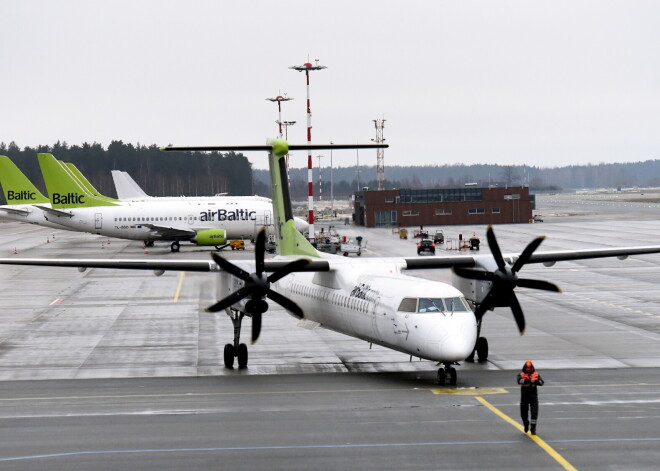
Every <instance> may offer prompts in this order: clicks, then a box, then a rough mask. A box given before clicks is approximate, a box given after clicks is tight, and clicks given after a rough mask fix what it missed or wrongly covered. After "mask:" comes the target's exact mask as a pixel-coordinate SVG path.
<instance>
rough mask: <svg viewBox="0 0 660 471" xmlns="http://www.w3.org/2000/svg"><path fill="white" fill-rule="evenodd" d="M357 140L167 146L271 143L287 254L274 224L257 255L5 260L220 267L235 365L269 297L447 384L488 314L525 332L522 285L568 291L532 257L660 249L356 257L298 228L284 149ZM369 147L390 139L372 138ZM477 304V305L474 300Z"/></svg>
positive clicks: (482, 342) (546, 259)
mask: <svg viewBox="0 0 660 471" xmlns="http://www.w3.org/2000/svg"><path fill="white" fill-rule="evenodd" d="M355 147H357V146H356V145H337V144H334V145H300V146H289V145H288V144H287V143H286V141H282V140H274V141H271V143H270V144H269V145H267V146H249V147H244V146H241V147H233V146H227V147H216V146H209V147H193V148H184V147H167V148H164V150H165V151H178V150H197V151H214V150H215V151H228V150H241V151H248V150H251V151H267V152H268V153H269V166H270V176H271V187H272V188H273V189H274V191H273V214H274V216H275V228H276V240H277V242H278V243H277V246H278V255H277V256H276V257H274V258H273V259H269V260H265V257H264V247H265V241H266V235H265V232H264V231H263V230H262V231H260V232H259V234H258V235H257V238H256V250H255V259H254V261H253V262H252V261H245V260H240V261H229V260H227V259H225V258H223V257H222V256H221V255H220V254H219V253H213V254H212V258H213V261H210V260H209V261H203V260H149V259H146V260H145V259H124V260H121V259H56V260H54V259H23V260H21V259H17V258H5V259H0V264H15V265H17V264H22V265H40V266H71V267H79V268H83V269H84V268H92V267H95V268H126V269H142V270H154V271H155V272H156V274H162V273H163V271H165V270H177V271H178V270H186V271H197V272H214V273H215V274H216V275H217V277H218V280H217V281H218V295H219V297H220V298H221V299H220V300H218V301H217V302H216V303H214V304H213V305H211V306H209V307H208V308H207V311H209V312H223V311H224V312H225V313H226V314H227V315H228V316H229V317H230V319H231V321H232V323H233V325H234V330H233V332H234V335H233V342H231V343H227V344H226V345H225V348H224V354H223V357H224V363H225V366H226V367H228V368H231V367H233V365H234V362H235V360H236V359H238V366H239V367H246V366H247V364H248V349H247V346H246V345H245V344H244V343H241V342H240V331H241V325H242V320H243V319H244V318H245V317H246V316H247V317H251V318H252V326H251V327H252V332H251V338H252V341H253V342H255V341H256V340H257V339H258V338H259V335H260V332H261V325H262V317H263V315H264V314H265V313H266V312H267V311H268V307H269V302H270V301H272V302H275V303H277V304H279V305H280V306H282V307H283V308H284V309H285V310H286V311H288V313H289V314H291V315H292V316H293V317H295V318H297V319H306V320H307V322H308V323H315V324H318V325H319V326H322V327H325V328H328V329H331V330H334V331H337V332H340V333H342V334H345V335H349V336H352V337H355V338H359V339H362V340H364V341H366V342H370V343H375V344H378V345H382V346H384V347H387V348H390V349H393V350H397V351H400V352H403V353H405V354H407V355H410V356H411V357H413V356H415V357H420V358H424V359H428V360H433V361H436V362H439V363H441V364H442V365H443V366H442V367H441V368H439V369H438V372H437V379H438V382H439V383H440V384H444V383H445V382H447V381H448V382H449V383H450V384H456V382H457V372H456V369H455V368H454V366H453V365H454V364H455V362H458V361H462V360H465V359H466V358H469V357H470V356H471V355H474V352H475V351H476V353H477V355H478V356H479V360H485V359H486V358H487V356H488V342H487V340H486V339H485V338H484V337H481V336H480V333H481V326H482V322H483V319H484V314H485V313H486V312H487V311H488V310H492V309H494V308H497V307H508V308H510V309H511V311H512V313H513V317H514V319H515V321H516V324H517V326H518V329H519V331H520V332H521V334H522V333H523V332H524V330H525V317H524V314H523V311H522V308H521V306H520V303H519V301H518V298H517V296H516V294H515V289H516V288H519V287H521V288H528V289H540V290H544V291H552V292H558V291H559V288H558V287H557V286H556V285H554V284H552V283H549V282H547V281H544V280H535V279H526V278H521V277H519V276H518V274H519V272H520V270H521V269H522V268H523V267H524V266H525V265H527V264H531V263H543V264H545V265H547V266H551V265H553V264H555V263H556V262H559V261H565V260H580V259H589V258H601V257H618V258H621V259H623V258H626V257H627V256H630V255H640V254H651V253H660V246H647V247H620V248H604V249H589V250H562V251H552V252H545V253H544V252H539V253H537V252H536V251H537V249H538V247H539V246H540V244H541V243H542V242H543V237H537V238H536V239H534V240H533V241H532V242H531V243H530V244H529V245H528V246H527V247H526V248H525V249H524V250H523V251H522V253H521V254H503V253H502V251H501V249H500V247H499V244H498V242H497V239H496V237H495V233H494V231H493V229H492V227H489V228H488V231H487V240H488V244H489V246H490V250H491V254H484V255H460V256H451V257H432V258H407V257H375V258H347V257H342V256H333V255H330V254H323V253H319V252H318V251H316V250H315V249H314V247H313V246H312V245H311V244H310V243H309V242H308V241H307V240H306V239H305V238H304V236H303V235H302V234H301V233H300V232H299V231H297V230H296V228H295V224H294V221H293V212H292V209H291V201H290V196H289V192H288V185H287V184H286V183H287V181H286V178H287V172H286V165H285V161H284V157H285V155H286V154H287V152H288V151H289V150H317V149H348V148H355ZM359 147H367V148H377V147H387V146H386V145H383V144H368V145H365V146H359ZM449 268H451V269H452V270H453V273H454V275H455V276H454V277H453V281H452V284H449V283H443V282H438V281H429V280H424V279H420V278H416V277H412V276H408V275H406V274H405V273H406V272H407V271H408V270H416V269H449ZM473 308H474V311H473V310H472V309H473Z"/></svg>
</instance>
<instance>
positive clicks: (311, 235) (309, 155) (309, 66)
mask: <svg viewBox="0 0 660 471" xmlns="http://www.w3.org/2000/svg"><path fill="white" fill-rule="evenodd" d="M308 60H309V59H308ZM326 68H327V67H326V66H324V65H319V61H318V59H317V60H316V65H312V64H311V63H310V62H305V63H304V64H303V65H294V66H291V67H289V69H293V70H297V71H298V72H305V77H306V78H307V143H308V144H311V143H312V107H311V104H310V99H309V72H310V71H311V70H323V69H326ZM307 185H308V187H309V190H308V192H309V194H308V195H307V201H308V216H307V222H308V224H309V238H310V239H312V240H314V238H315V237H316V234H315V232H314V193H313V190H312V187H313V185H314V183H313V181H312V151H311V150H308V151H307Z"/></svg>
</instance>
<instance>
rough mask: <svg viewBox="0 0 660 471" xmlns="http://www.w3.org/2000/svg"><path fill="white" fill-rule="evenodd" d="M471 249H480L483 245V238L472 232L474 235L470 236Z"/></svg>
mask: <svg viewBox="0 0 660 471" xmlns="http://www.w3.org/2000/svg"><path fill="white" fill-rule="evenodd" d="M469 242H470V250H479V246H480V245H481V239H479V237H477V235H476V234H472V237H470V240H469Z"/></svg>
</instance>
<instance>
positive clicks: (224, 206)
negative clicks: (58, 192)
mask: <svg viewBox="0 0 660 471" xmlns="http://www.w3.org/2000/svg"><path fill="white" fill-rule="evenodd" d="M272 209H273V207H272V204H271V202H270V200H269V199H267V198H261V197H223V199H222V200H219V199H217V198H215V199H214V198H209V199H208V200H206V201H205V200H201V199H200V200H176V201H161V202H153V201H138V202H122V203H121V204H119V205H116V206H98V207H91V208H69V209H63V210H62V211H64V212H67V213H70V214H72V217H68V216H66V215H62V216H57V215H53V214H52V213H49V214H46V218H47V219H48V221H50V222H55V223H58V224H61V225H64V226H66V227H69V228H71V229H73V230H76V231H81V232H90V233H93V234H99V235H103V236H107V237H117V238H121V239H130V240H172V239H171V238H170V237H163V236H162V235H160V234H159V231H158V230H157V229H155V228H169V229H174V230H177V229H179V230H182V231H194V232H196V231H200V230H204V229H224V230H225V231H226V234H227V238H236V239H239V238H252V237H254V234H255V231H256V228H258V227H259V226H260V225H267V224H272ZM181 239H184V237H181Z"/></svg>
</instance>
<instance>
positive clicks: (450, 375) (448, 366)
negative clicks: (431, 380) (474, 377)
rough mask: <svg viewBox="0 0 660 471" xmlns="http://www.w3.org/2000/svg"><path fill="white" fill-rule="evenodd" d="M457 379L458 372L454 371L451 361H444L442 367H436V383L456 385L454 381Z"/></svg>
mask: <svg viewBox="0 0 660 471" xmlns="http://www.w3.org/2000/svg"><path fill="white" fill-rule="evenodd" d="M457 379H458V374H457V373H456V368H454V367H453V366H452V363H445V365H444V367H442V368H438V384H439V385H440V386H444V385H445V384H446V383H447V382H449V384H450V385H451V386H456V381H457Z"/></svg>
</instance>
